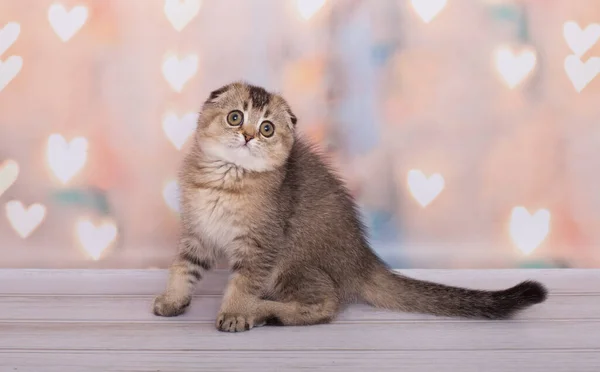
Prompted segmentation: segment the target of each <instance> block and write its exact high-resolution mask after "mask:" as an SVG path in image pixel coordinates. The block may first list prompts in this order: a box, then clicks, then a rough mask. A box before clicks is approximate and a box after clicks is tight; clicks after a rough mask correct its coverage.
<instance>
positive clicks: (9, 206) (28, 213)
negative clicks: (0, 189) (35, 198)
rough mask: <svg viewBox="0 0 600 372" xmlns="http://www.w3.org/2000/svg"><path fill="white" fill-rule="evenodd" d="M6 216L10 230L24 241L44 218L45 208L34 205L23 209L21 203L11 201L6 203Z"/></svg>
mask: <svg viewBox="0 0 600 372" xmlns="http://www.w3.org/2000/svg"><path fill="white" fill-rule="evenodd" d="M6 216H7V217H8V221H9V222H10V225H11V226H12V228H13V229H15V231H16V232H17V234H19V236H21V238H23V239H25V238H27V237H28V236H29V235H30V234H31V233H32V232H33V231H34V230H35V229H36V228H37V227H38V226H39V225H40V224H41V223H42V221H43V220H44V217H46V207H44V206H43V205H41V204H38V203H36V204H32V205H30V206H29V208H27V209H25V207H24V206H23V203H21V202H20V201H18V200H13V201H10V202H8V203H6Z"/></svg>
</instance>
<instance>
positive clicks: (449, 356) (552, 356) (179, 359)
mask: <svg viewBox="0 0 600 372" xmlns="http://www.w3.org/2000/svg"><path fill="white" fill-rule="evenodd" d="M598 365H600V350H566V351H536V350H508V351H507V350H489V351H488V350H486V351H435V352H431V351H410V352H406V351H404V352H403V351H352V352H347V351H339V350H333V351H323V352H320V351H308V352H301V351H295V352H271V351H251V352H235V353H231V352H229V351H225V352H223V351H216V352H215V351H189V352H161V351H158V352H157V351H152V352H149V351H132V352H122V351H111V352H110V353H107V352H105V351H98V352H94V351H81V352H62V351H55V350H51V351H47V352H42V351H34V352H26V351H10V352H0V370H2V371H5V370H7V371H8V370H10V371H19V372H39V371H45V372H81V371H92V372H94V371H97V372H110V371H122V372H134V371H136V372H139V371H161V372H171V371H172V372H192V371H207V372H214V371H231V372H238V371H260V372H271V371H273V372H279V371H297V370H302V371H307V370H309V371H329V372H352V371H355V372H359V371H360V372H363V371H377V372H380V371H381V372H388V371H389V372H398V371H402V372H416V371H419V372H445V371H452V372H456V371H460V372H481V371H485V372H506V371H527V372H547V371H553V372H573V371H577V372H596V371H597V370H598Z"/></svg>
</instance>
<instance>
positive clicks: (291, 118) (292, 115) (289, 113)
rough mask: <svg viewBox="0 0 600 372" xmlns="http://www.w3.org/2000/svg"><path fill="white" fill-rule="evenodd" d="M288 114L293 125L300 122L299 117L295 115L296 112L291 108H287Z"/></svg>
mask: <svg viewBox="0 0 600 372" xmlns="http://www.w3.org/2000/svg"><path fill="white" fill-rule="evenodd" d="M286 111H287V113H288V115H290V121H291V122H292V126H294V127H295V126H296V123H297V122H298V119H297V118H296V115H294V113H293V112H292V110H291V109H289V108H288V109H287V110H286Z"/></svg>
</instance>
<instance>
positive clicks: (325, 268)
mask: <svg viewBox="0 0 600 372" xmlns="http://www.w3.org/2000/svg"><path fill="white" fill-rule="evenodd" d="M179 185H180V188H181V238H180V240H179V253H178V255H177V258H176V259H175V261H174V263H173V264H172V266H171V268H170V277H169V280H168V285H167V289H166V291H165V292H164V293H163V294H162V295H160V296H158V297H157V298H156V299H155V301H154V304H153V311H154V313H155V314H156V315H159V316H176V315H179V314H182V313H183V312H184V311H185V309H186V308H187V307H188V306H189V304H190V300H191V296H192V293H193V290H194V286H195V285H196V283H197V282H198V281H199V280H200V279H201V278H202V275H203V274H204V272H205V271H207V270H210V269H211V268H212V267H213V266H214V264H215V261H216V259H217V258H218V257H219V256H225V257H226V258H227V260H228V262H229V264H230V267H231V270H232V272H233V274H232V276H231V278H230V281H229V283H228V286H227V289H226V291H225V294H224V298H223V302H222V305H221V308H220V311H219V313H218V315H217V319H216V327H217V329H219V330H221V331H226V332H240V331H247V330H249V329H252V328H253V327H255V326H258V325H262V324H265V323H278V324H283V325H308V324H317V323H326V322H330V321H332V320H333V319H334V318H335V316H336V314H337V313H338V312H339V311H340V309H341V308H342V307H343V305H345V304H347V303H351V302H355V301H365V302H367V303H369V304H371V305H373V306H376V307H380V308H386V309H392V310H397V311H405V312H420V313H429V314H435V315H440V316H451V317H468V318H485V319H503V318H508V317H510V316H511V315H513V314H514V313H515V312H517V311H518V310H521V309H524V308H526V307H529V306H530V305H533V304H537V303H540V302H543V301H544V300H545V299H546V289H545V288H544V286H542V285H541V284H540V283H537V282H534V281H524V282H522V283H520V284H518V285H516V286H514V287H511V288H508V289H504V290H499V291H486V290H475V289H466V288H457V287H452V286H446V285H442V284H437V283H431V282H427V281H421V280H416V279H412V278H409V277H406V276H404V275H401V274H399V273H395V272H392V271H391V270H390V269H389V268H388V267H387V266H386V264H385V263H384V262H383V261H382V260H380V259H379V258H378V256H377V255H376V254H375V253H374V252H373V251H372V249H371V247H370V246H369V243H368V241H367V238H366V235H365V228H364V226H363V224H362V222H361V221H360V219H359V215H358V212H357V207H356V204H355V202H354V201H353V199H352V197H351V196H350V194H349V193H348V191H347V189H346V188H345V186H344V184H343V183H342V181H341V180H340V179H339V178H338V177H337V176H336V175H335V174H334V172H332V170H331V169H330V168H329V167H328V166H327V165H326V163H325V162H324V161H323V160H322V159H321V157H320V156H319V154H318V152H317V151H315V150H314V149H313V148H312V147H311V146H310V145H309V144H307V143H306V142H305V141H304V140H302V139H301V138H299V136H298V135H297V134H296V116H295V115H294V114H293V112H292V110H291V109H290V106H289V105H288V103H287V102H286V101H285V99H283V98H282V97H281V96H280V95H277V94H274V93H270V92H268V91H266V90H265V89H263V88H261V87H257V86H253V85H249V84H246V83H243V82H236V83H232V84H229V85H227V86H224V87H222V88H220V89H218V90H215V91H214V92H212V93H211V94H210V96H209V97H208V99H207V100H206V102H205V103H204V105H203V108H202V112H201V114H200V118H199V121H198V128H197V131H196V133H195V136H194V143H193V146H192V148H191V150H190V152H189V153H188V154H187V156H186V157H185V159H184V162H183V166H182V169H181V172H180V176H179Z"/></svg>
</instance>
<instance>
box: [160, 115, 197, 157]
mask: <svg viewBox="0 0 600 372" xmlns="http://www.w3.org/2000/svg"><path fill="white" fill-rule="evenodd" d="M197 122H198V113H196V112H190V113H187V114H185V115H183V116H182V117H181V118H179V117H177V115H175V114H174V113H172V112H171V113H168V114H166V115H165V117H164V118H163V130H164V132H165V134H166V136H167V138H168V139H169V141H171V143H172V144H173V146H175V148H176V149H177V150H181V148H182V147H183V145H184V144H185V142H186V141H187V140H188V138H190V136H191V135H192V133H194V130H196V125H197Z"/></svg>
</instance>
